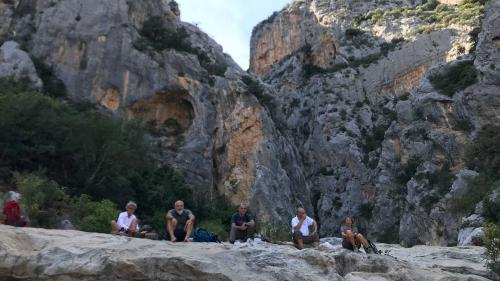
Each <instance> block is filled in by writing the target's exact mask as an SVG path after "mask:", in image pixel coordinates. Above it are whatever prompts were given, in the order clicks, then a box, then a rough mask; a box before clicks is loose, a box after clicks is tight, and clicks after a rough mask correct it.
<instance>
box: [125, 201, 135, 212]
mask: <svg viewBox="0 0 500 281" xmlns="http://www.w3.org/2000/svg"><path fill="white" fill-rule="evenodd" d="M129 208H134V209H137V204H136V203H135V202H134V201H129V202H128V203H127V205H126V206H125V209H127V210H128V209H129Z"/></svg>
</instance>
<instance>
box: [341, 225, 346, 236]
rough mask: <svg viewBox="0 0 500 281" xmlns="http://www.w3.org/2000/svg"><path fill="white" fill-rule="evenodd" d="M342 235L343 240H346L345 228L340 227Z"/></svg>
mask: <svg viewBox="0 0 500 281" xmlns="http://www.w3.org/2000/svg"><path fill="white" fill-rule="evenodd" d="M340 234H342V238H346V235H345V229H344V226H341V227H340Z"/></svg>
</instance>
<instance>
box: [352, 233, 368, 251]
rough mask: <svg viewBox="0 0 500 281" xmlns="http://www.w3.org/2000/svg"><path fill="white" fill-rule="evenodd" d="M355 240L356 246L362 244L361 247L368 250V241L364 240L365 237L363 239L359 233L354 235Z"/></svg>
mask: <svg viewBox="0 0 500 281" xmlns="http://www.w3.org/2000/svg"><path fill="white" fill-rule="evenodd" d="M355 239H356V243H357V245H360V244H363V247H365V248H368V246H369V245H368V241H367V240H366V239H365V237H363V235H362V234H359V233H358V234H356V237H355Z"/></svg>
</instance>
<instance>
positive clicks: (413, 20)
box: [250, 0, 500, 245]
mask: <svg viewBox="0 0 500 281" xmlns="http://www.w3.org/2000/svg"><path fill="white" fill-rule="evenodd" d="M379 2H382V1H362V2H361V1H321V0H315V1H294V2H293V3H292V4H290V5H289V6H287V7H286V8H284V9H283V10H282V11H280V12H279V13H277V14H275V15H273V16H272V17H270V18H269V19H267V20H266V21H264V22H263V23H261V24H260V25H258V26H257V27H256V28H255V30H254V32H253V37H252V43H251V46H252V49H251V54H252V55H251V56H252V62H251V68H250V70H251V71H253V72H254V73H256V74H258V75H260V76H261V77H262V79H263V80H264V81H266V82H268V83H269V84H270V85H271V86H272V88H273V89H275V91H276V95H275V100H276V101H275V102H276V103H278V104H280V105H281V108H280V110H276V111H274V112H273V118H274V120H275V122H276V124H277V126H278V127H279V128H280V129H281V130H282V131H284V132H286V133H285V134H287V135H289V136H292V138H293V140H294V143H295V145H296V147H297V148H298V150H299V152H300V155H301V156H302V157H303V158H302V162H301V164H302V165H303V169H304V173H305V176H306V178H307V181H308V182H309V183H310V186H311V187H312V188H311V202H312V204H313V207H314V210H315V213H314V214H315V216H316V218H317V219H318V220H319V222H320V224H321V233H322V234H323V235H331V234H334V233H338V225H340V223H341V222H342V220H343V218H344V217H345V216H346V215H347V214H354V215H355V216H356V217H357V218H358V224H360V225H361V226H362V228H363V229H364V231H365V232H367V233H369V235H370V236H372V237H374V238H376V239H378V240H382V241H396V240H401V241H402V242H403V243H406V244H408V245H414V244H420V243H432V244H439V245H449V244H451V245H453V244H455V243H457V242H458V240H457V239H458V232H459V229H460V227H461V224H462V216H464V215H469V214H466V213H460V212H458V213H457V212H452V211H450V209H451V207H450V201H451V199H452V198H454V197H456V196H458V194H463V193H464V192H466V191H464V190H467V183H466V182H468V180H470V179H471V178H473V177H474V176H475V175H476V174H475V172H473V171H468V170H463V169H464V160H463V155H464V151H465V149H466V147H467V146H468V144H469V143H470V141H471V140H472V139H473V138H474V135H475V134H476V133H477V131H478V130H479V129H480V128H482V127H483V126H485V125H488V124H498V122H499V121H498V118H497V117H496V112H497V110H498V105H499V104H498V99H499V98H500V96H499V95H498V93H500V88H499V87H498V81H497V80H498V79H497V78H498V77H500V73H499V71H498V68H496V67H495V66H494V65H497V64H495V63H494V61H496V58H498V48H497V47H495V44H496V41H495V40H496V39H495V38H497V37H498V34H495V32H496V30H498V20H497V19H498V15H497V11H498V9H495V5H498V1H490V2H489V3H487V5H486V7H485V8H484V11H486V16H485V17H484V19H483V28H482V30H481V32H480V33H479V37H478V38H479V39H477V37H476V35H477V31H478V30H479V29H480V27H481V18H482V17H483V12H482V11H483V10H482V8H481V6H480V4H479V2H476V4H470V3H469V4H463V3H462V2H461V1H451V2H453V3H450V1H441V2H442V3H444V2H446V3H444V4H440V3H438V2H435V3H433V1H422V2H421V1H383V3H379ZM467 5H469V6H467ZM470 5H477V6H476V7H475V8H474V9H476V10H474V11H475V14H474V13H470V12H471V11H472V10H469V8H470V7H471V6H470ZM445 14H446V15H447V18H446V16H445V18H446V19H445V18H442V16H443V15H445ZM298 17H302V18H307V19H303V20H301V21H298V22H297V21H291V20H289V19H290V18H298ZM432 17H436V20H432V21H431V20H429V18H432ZM297 30H300V32H299V31H297ZM317 30H324V31H325V33H327V34H328V36H329V38H332V40H333V43H334V44H330V45H329V47H326V48H327V49H325V46H324V45H322V44H321V42H322V39H321V38H322V36H324V35H323V33H321V31H317ZM493 30H495V31H493ZM292 31H293V33H292ZM293 35H295V38H291V36H293ZM280 36H281V38H279V37H280ZM309 36H311V37H309ZM304 38H306V39H307V44H309V45H308V46H307V49H306V51H307V55H308V56H309V57H314V56H315V55H316V56H317V57H321V54H322V53H325V51H326V52H327V53H328V52H330V54H331V57H328V58H325V59H326V60H323V61H321V62H320V63H318V62H315V61H307V60H305V59H304V57H305V55H304V49H302V48H301V47H302V46H304V44H306V43H302V45H301V44H299V43H292V44H290V43H289V42H305V40H306V39H304ZM276 42H286V43H282V44H283V45H286V47H285V48H284V49H283V50H284V51H283V52H282V53H279V52H281V51H282V50H279V51H274V52H271V51H269V52H268V51H266V50H267V49H269V50H271V49H272V48H270V47H269V46H276V45H277V43H276ZM476 44H477V49H476V52H475V54H477V55H474V54H473V53H474V48H476V47H475V45H476ZM287 48H291V49H287ZM318 50H321V52H320V53H317V52H318ZM278 53H279V54H278ZM468 53H471V54H470V55H467V54H468ZM276 54H278V55H276ZM271 57H272V59H269V58H271ZM472 61H473V62H474V64H475V65H476V67H477V68H478V70H479V80H480V82H479V83H477V84H476V85H472V86H470V87H468V88H467V89H465V90H464V91H461V92H459V93H456V94H455V95H454V96H453V97H452V98H450V97H448V96H445V95H442V94H441V93H439V92H438V91H437V90H436V89H434V87H433V85H432V84H431V83H430V78H429V77H431V76H433V75H435V74H437V73H442V72H443V71H445V70H446V69H448V68H449V67H451V66H453V65H456V64H469V65H470V64H471V63H472ZM486 100H488V102H486ZM463 124H471V126H470V127H467V126H462V125H463ZM448 174H451V176H450V177H448V178H449V179H450V181H449V182H447V183H444V184H443V185H444V187H441V188H439V187H438V186H437V183H436V182H435V178H437V177H445V175H448ZM433 179H434V180H433ZM459 190H460V191H459ZM476 225H477V224H476ZM479 226H480V225H479ZM476 227H477V226H476Z"/></svg>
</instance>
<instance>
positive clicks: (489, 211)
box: [482, 183, 500, 223]
mask: <svg viewBox="0 0 500 281" xmlns="http://www.w3.org/2000/svg"><path fill="white" fill-rule="evenodd" d="M496 186H499V185H498V183H497V184H496ZM482 215H483V217H484V219H485V220H487V221H489V222H493V223H499V222H500V204H498V203H495V202H493V201H491V200H490V199H489V198H488V197H487V198H485V199H484V200H483V213H482Z"/></svg>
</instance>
